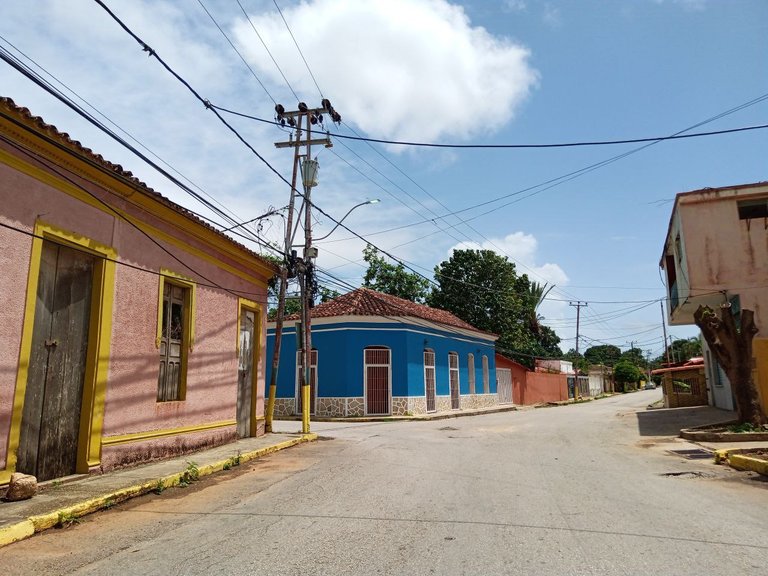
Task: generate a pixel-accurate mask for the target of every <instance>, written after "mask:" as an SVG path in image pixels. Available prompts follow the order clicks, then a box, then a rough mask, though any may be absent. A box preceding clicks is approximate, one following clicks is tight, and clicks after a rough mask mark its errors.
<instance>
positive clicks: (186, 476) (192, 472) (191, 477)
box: [179, 461, 200, 488]
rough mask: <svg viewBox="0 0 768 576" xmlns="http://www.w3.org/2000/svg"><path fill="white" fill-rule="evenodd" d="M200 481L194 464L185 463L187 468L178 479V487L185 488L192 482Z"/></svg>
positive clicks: (198, 470)
mask: <svg viewBox="0 0 768 576" xmlns="http://www.w3.org/2000/svg"><path fill="white" fill-rule="evenodd" d="M199 479H200V468H198V466H197V463H196V462H191V461H189V462H187V467H186V468H185V469H184V472H182V474H181V478H180V479H179V486H181V487H182V488H186V487H187V486H189V485H190V484H192V482H196V481H197V480H199Z"/></svg>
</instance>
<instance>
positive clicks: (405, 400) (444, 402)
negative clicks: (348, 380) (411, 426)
mask: <svg viewBox="0 0 768 576" xmlns="http://www.w3.org/2000/svg"><path fill="white" fill-rule="evenodd" d="M498 403H499V398H498V395H497V394H465V395H462V396H461V398H460V400H459V406H460V409H466V410H469V409H475V408H488V407H491V406H496V405H498ZM435 407H436V408H437V411H438V412H448V411H450V410H451V397H450V396H437V397H435ZM426 413H427V400H426V398H424V396H393V397H392V416H408V415H417V414H426ZM314 415H315V416H320V417H325V418H344V417H354V416H365V398H362V397H360V398H358V397H353V398H339V397H336V398H318V399H317V404H316V405H315V414H314ZM287 416H296V402H295V400H294V399H293V398H276V399H275V418H282V417H287Z"/></svg>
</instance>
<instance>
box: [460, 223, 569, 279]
mask: <svg viewBox="0 0 768 576" xmlns="http://www.w3.org/2000/svg"><path fill="white" fill-rule="evenodd" d="M538 247H539V242H538V240H536V237H535V236H533V234H526V233H525V232H513V233H512V234H508V235H506V236H505V237H504V238H502V239H495V238H489V239H488V240H486V241H484V242H482V243H478V242H461V243H459V244H456V245H455V246H453V247H452V248H451V249H450V250H448V254H449V255H450V254H452V253H453V251H454V250H465V249H469V250H492V251H493V252H496V253H498V254H500V255H501V256H507V257H508V258H509V259H510V260H511V261H512V262H514V263H515V265H516V266H517V271H518V273H519V274H527V275H528V277H529V278H530V279H531V280H532V281H535V282H539V283H541V282H548V283H549V284H555V285H557V286H560V287H562V286H565V285H567V284H568V276H567V275H566V273H565V272H564V271H563V269H562V268H561V267H560V266H559V265H558V264H554V263H551V262H547V263H544V264H538V263H537V262H536V256H537V254H536V252H537V250H538Z"/></svg>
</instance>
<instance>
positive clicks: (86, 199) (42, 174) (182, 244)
mask: <svg viewBox="0 0 768 576" xmlns="http://www.w3.org/2000/svg"><path fill="white" fill-rule="evenodd" d="M0 162H2V163H4V164H6V165H8V166H10V167H11V168H14V169H15V170H18V171H19V172H22V173H24V174H27V175H28V176H31V177H32V178H35V179H36V180H39V181H41V182H43V183H45V184H48V185H49V186H51V187H53V188H56V189H58V190H60V191H61V192H64V193H66V194H67V195H69V196H71V197H73V198H75V199H77V200H79V201H81V202H83V203H85V204H87V205H89V206H91V207H93V208H96V209H98V210H100V211H102V212H104V213H106V214H109V215H110V216H115V215H116V214H115V212H116V213H117V214H119V215H120V218H126V219H128V220H130V221H131V222H133V223H134V224H136V225H137V226H139V227H140V228H141V229H142V230H143V231H145V232H147V233H148V234H150V235H152V236H154V237H155V238H160V239H162V240H164V241H165V242H168V243H170V244H173V245H174V246H176V247H177V248H181V249H183V250H185V251H186V252H188V253H190V254H192V255H194V256H196V257H198V258H200V259H202V260H205V261H206V262H209V263H211V264H214V265H215V266H217V267H219V268H222V269H224V270H226V271H227V272H230V273H231V274H234V275H236V276H238V277H240V278H243V279H244V280H248V281H249V282H254V283H256V284H259V285H263V286H265V287H266V280H265V279H264V278H267V279H268V278H271V277H272V276H273V275H274V274H275V272H274V271H273V270H271V269H269V268H268V267H267V266H266V265H265V264H264V263H263V262H261V261H259V260H258V259H257V258H255V257H253V256H250V255H249V254H247V252H245V250H244V249H243V250H241V251H237V248H236V246H234V245H231V244H230V243H229V242H228V241H227V240H226V238H223V237H221V235H220V234H218V233H217V232H214V231H213V230H209V229H208V228H205V227H204V226H202V225H201V224H198V223H197V222H195V221H194V220H191V219H189V218H187V217H185V216H183V215H181V214H180V213H179V212H177V211H175V210H173V209H172V208H170V207H169V206H167V205H165V204H164V203H162V202H160V201H158V200H156V199H154V198H152V197H150V196H148V195H146V194H143V193H141V194H136V189H134V188H131V187H129V186H127V185H125V184H122V183H121V182H120V181H118V180H115V181H114V182H113V183H112V185H111V186H110V188H113V189H114V190H115V191H116V192H117V193H118V194H119V195H120V196H121V197H122V198H123V200H124V201H126V202H131V203H132V204H133V205H134V206H135V207H137V208H139V209H141V210H143V211H146V212H147V213H150V214H152V215H154V216H156V217H158V218H160V219H162V220H163V221H165V222H167V223H168V224H170V225H172V226H174V227H176V228H178V229H179V230H184V231H185V232H186V233H187V234H192V235H193V236H195V237H196V238H198V239H199V240H200V241H201V242H204V243H207V244H210V245H211V246H212V247H213V248H215V249H216V250H218V251H219V252H221V253H222V254H224V255H226V256H227V257H229V258H232V260H234V261H235V262H237V263H238V264H241V265H242V266H244V267H246V268H247V269H255V270H257V271H258V272H259V273H261V274H263V277H261V278H260V277H258V276H254V275H252V274H249V273H248V272H246V271H244V270H242V269H239V268H237V267H235V266H232V265H230V264H227V263H225V262H222V260H221V259H220V258H216V257H215V256H212V255H211V254H209V253H208V252H206V251H205V250H202V249H200V248H195V247H193V246H190V245H189V243H188V242H186V241H184V240H182V239H180V238H177V237H176V236H173V235H171V234H168V233H167V232H165V231H162V230H160V229H159V228H156V227H154V226H152V225H151V224H148V223H146V222H144V221H143V220H141V219H140V218H139V217H137V216H135V215H132V214H128V213H126V212H125V211H123V210H120V209H119V208H117V207H115V206H112V205H110V206H111V209H110V208H107V207H106V206H104V204H102V203H101V202H100V201H98V200H97V199H95V198H94V197H93V196H91V195H90V194H88V193H86V192H84V191H83V190H81V189H80V188H78V187H77V186H74V185H72V184H70V183H69V182H67V181H66V180H62V179H61V178H59V177H57V176H56V175H55V174H52V173H51V172H49V171H47V170H44V169H42V168H39V167H37V166H33V165H31V164H29V163H27V162H25V161H23V160H21V159H20V158H18V157H17V156H15V155H13V154H10V153H9V152H6V151H4V150H0ZM86 172H87V173H88V174H89V175H90V176H91V180H92V181H95V182H96V183H97V184H98V185H99V186H107V184H106V183H104V182H103V177H102V178H99V177H96V176H98V175H99V172H98V171H97V170H95V169H91V170H86ZM94 175H96V176H94ZM102 176H103V175H102ZM129 197H130V200H129ZM191 227H192V228H194V231H192V230H191V229H190V228H191Z"/></svg>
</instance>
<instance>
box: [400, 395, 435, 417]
mask: <svg viewBox="0 0 768 576" xmlns="http://www.w3.org/2000/svg"><path fill="white" fill-rule="evenodd" d="M426 413H427V400H426V398H424V397H419V396H416V397H410V396H393V397H392V416H409V415H414V414H426Z"/></svg>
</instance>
